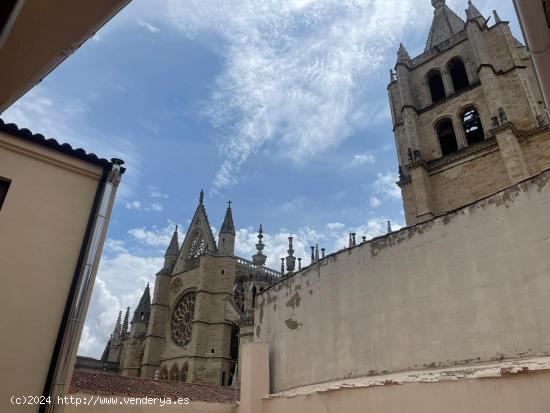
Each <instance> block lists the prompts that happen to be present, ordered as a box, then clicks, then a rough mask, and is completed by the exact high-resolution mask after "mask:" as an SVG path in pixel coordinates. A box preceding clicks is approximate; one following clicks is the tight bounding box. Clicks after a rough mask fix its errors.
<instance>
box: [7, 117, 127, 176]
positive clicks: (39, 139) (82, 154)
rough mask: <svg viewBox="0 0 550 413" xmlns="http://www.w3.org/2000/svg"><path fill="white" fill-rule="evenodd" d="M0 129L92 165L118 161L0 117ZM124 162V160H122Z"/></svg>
mask: <svg viewBox="0 0 550 413" xmlns="http://www.w3.org/2000/svg"><path fill="white" fill-rule="evenodd" d="M0 131H2V132H5V133H8V134H10V135H12V136H16V137H18V138H21V139H24V140H25V141H27V142H31V143H34V144H36V145H40V146H44V147H46V148H50V149H53V150H54V151H58V152H61V153H64V154H65V155H69V156H72V157H73V158H77V159H80V160H83V161H86V162H89V163H92V164H94V165H98V166H102V167H104V168H105V167H109V166H110V165H111V164H112V163H113V162H115V161H116V162H119V161H120V160H118V159H116V160H115V159H113V160H111V161H108V160H107V159H104V158H99V157H98V156H97V155H96V154H94V153H87V152H86V151H85V150H84V149H82V148H77V149H74V148H73V147H72V146H71V145H69V144H68V143H63V144H61V143H59V142H57V141H56V140H55V139H47V138H45V137H44V136H43V135H41V134H39V133H32V132H31V131H30V130H28V129H25V128H21V129H20V128H19V127H18V126H17V125H16V124H15V123H4V121H3V120H2V119H0ZM122 163H124V162H122ZM124 170H125V169H124V168H122V169H121V172H122V173H123V172H124Z"/></svg>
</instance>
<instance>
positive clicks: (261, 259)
mask: <svg viewBox="0 0 550 413" xmlns="http://www.w3.org/2000/svg"><path fill="white" fill-rule="evenodd" d="M263 232H264V230H263V227H262V225H260V229H259V230H258V243H257V244H256V251H257V252H256V254H255V255H254V256H253V257H252V262H253V263H254V265H255V266H256V267H263V266H264V265H265V261H266V259H267V257H266V256H265V255H264V254H263V250H264V247H265V245H264V243H263V242H262V239H263V237H264V234H263Z"/></svg>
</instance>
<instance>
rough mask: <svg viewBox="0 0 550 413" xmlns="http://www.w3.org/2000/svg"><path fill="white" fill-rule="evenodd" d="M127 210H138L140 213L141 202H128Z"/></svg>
mask: <svg viewBox="0 0 550 413" xmlns="http://www.w3.org/2000/svg"><path fill="white" fill-rule="evenodd" d="M126 209H137V210H138V211H140V210H141V202H139V201H130V202H126Z"/></svg>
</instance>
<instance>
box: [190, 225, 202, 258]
mask: <svg viewBox="0 0 550 413" xmlns="http://www.w3.org/2000/svg"><path fill="white" fill-rule="evenodd" d="M205 252H206V242H205V241H204V239H203V238H202V235H201V233H200V232H198V231H197V232H196V233H195V235H194V237H193V240H192V241H191V247H190V248H189V256H188V258H189V259H193V258H197V257H199V256H201V255H203V254H204V253H205Z"/></svg>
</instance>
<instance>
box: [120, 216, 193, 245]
mask: <svg viewBox="0 0 550 413" xmlns="http://www.w3.org/2000/svg"><path fill="white" fill-rule="evenodd" d="M174 228H175V224H174V223H173V222H171V221H168V224H167V225H166V226H165V227H164V228H158V227H157V226H153V227H152V228H151V229H147V228H146V227H139V228H132V229H130V230H129V231H128V235H130V237H131V238H132V239H133V240H134V241H138V242H140V243H142V244H145V245H148V246H152V247H164V248H167V247H168V245H169V244H170V239H171V238H172V234H173V233H174ZM178 237H179V239H180V241H181V240H182V239H183V236H182V234H181V232H180V233H179V234H178Z"/></svg>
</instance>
